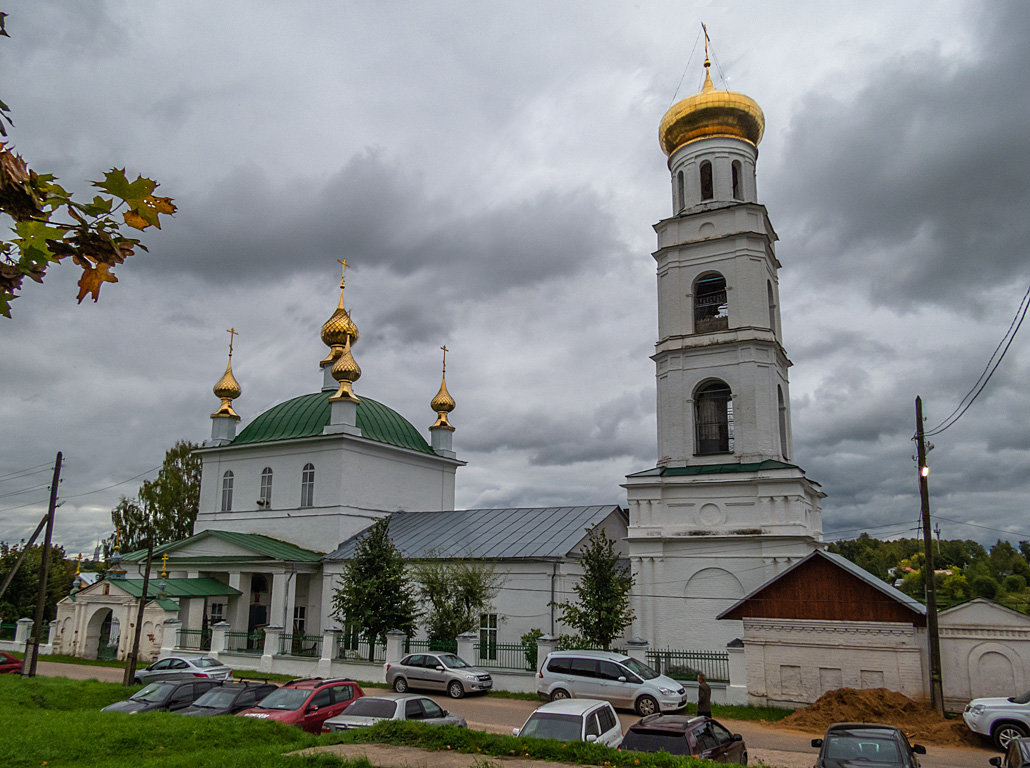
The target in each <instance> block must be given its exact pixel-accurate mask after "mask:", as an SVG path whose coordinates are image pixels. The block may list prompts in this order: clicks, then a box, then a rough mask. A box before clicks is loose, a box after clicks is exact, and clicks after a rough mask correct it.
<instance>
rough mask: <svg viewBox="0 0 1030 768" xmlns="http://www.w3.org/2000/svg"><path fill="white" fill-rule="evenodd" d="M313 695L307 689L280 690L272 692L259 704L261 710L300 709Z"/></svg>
mask: <svg viewBox="0 0 1030 768" xmlns="http://www.w3.org/2000/svg"><path fill="white" fill-rule="evenodd" d="M310 695H311V691H310V690H308V689H307V688H280V689H279V690H278V691H272V692H271V693H270V694H268V695H267V696H265V698H263V699H261V701H259V702H258V706H259V707H261V709H283V710H293V709H300V706H301V704H303V703H304V701H305V699H307V697H308V696H310Z"/></svg>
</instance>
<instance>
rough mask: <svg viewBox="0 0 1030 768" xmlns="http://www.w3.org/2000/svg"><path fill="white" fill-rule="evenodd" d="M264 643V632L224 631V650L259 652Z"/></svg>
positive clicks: (230, 651) (231, 651)
mask: <svg viewBox="0 0 1030 768" xmlns="http://www.w3.org/2000/svg"><path fill="white" fill-rule="evenodd" d="M264 645H265V633H264V632H226V633H225V650H226V651H228V652H229V653H261V652H262V651H263V650H264Z"/></svg>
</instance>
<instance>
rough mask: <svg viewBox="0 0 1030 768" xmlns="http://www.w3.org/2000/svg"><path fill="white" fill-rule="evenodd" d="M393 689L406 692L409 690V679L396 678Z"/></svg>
mask: <svg viewBox="0 0 1030 768" xmlns="http://www.w3.org/2000/svg"><path fill="white" fill-rule="evenodd" d="M393 689H394V690H395V691H397V693H404V692H405V691H407V690H408V681H407V680H405V679H404V678H403V677H398V678H395V679H394V681H393Z"/></svg>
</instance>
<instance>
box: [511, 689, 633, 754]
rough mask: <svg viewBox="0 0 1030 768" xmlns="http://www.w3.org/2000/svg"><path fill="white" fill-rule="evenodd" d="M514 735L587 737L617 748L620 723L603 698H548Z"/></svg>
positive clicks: (577, 739)
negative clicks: (600, 699)
mask: <svg viewBox="0 0 1030 768" xmlns="http://www.w3.org/2000/svg"><path fill="white" fill-rule="evenodd" d="M512 733H513V734H514V735H515V736H522V737H529V736H532V737H534V738H537V739H558V740H559V741H589V742H591V743H594V742H596V743H597V744H604V745H605V746H606V747H612V748H617V747H618V746H619V745H620V744H621V743H622V726H621V725H619V718H618V716H617V715H616V714H615V710H614V709H612V705H611V704H609V703H608V702H607V701H598V700H596V699H576V700H575V701H571V700H564V699H563V700H559V701H551V702H548V703H547V704H544V705H543V706H541V707H537V709H536V711H534V712H533V714H531V715H530V716H529V719H528V720H526V724H525V725H523V726H522V727H521V728H513V729H512Z"/></svg>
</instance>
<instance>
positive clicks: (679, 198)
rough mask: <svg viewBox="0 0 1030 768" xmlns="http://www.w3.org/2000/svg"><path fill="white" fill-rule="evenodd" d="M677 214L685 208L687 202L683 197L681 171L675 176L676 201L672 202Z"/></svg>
mask: <svg viewBox="0 0 1030 768" xmlns="http://www.w3.org/2000/svg"><path fill="white" fill-rule="evenodd" d="M674 205H675V206H676V211H677V213H678V212H679V211H682V210H683V209H684V208H686V207H687V200H686V198H685V197H684V195H683V171H680V172H679V173H677V174H676V200H675V202H674Z"/></svg>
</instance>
